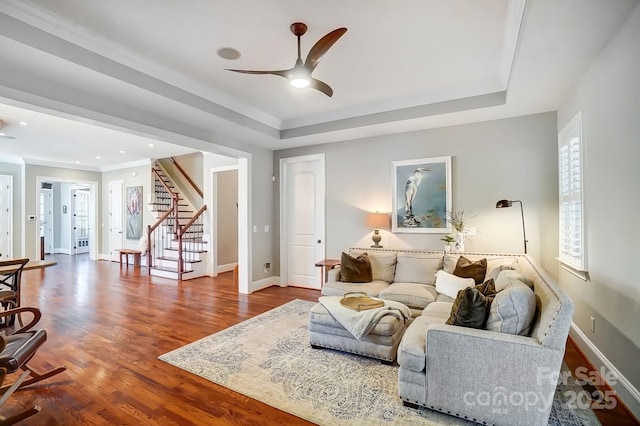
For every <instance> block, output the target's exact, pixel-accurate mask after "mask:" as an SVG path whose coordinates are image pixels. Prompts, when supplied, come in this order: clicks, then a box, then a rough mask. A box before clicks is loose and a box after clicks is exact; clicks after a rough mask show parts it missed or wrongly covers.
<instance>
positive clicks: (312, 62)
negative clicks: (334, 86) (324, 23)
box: [304, 28, 347, 96]
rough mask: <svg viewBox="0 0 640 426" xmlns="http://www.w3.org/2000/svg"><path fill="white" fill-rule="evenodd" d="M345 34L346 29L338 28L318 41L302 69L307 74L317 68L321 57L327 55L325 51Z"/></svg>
mask: <svg viewBox="0 0 640 426" xmlns="http://www.w3.org/2000/svg"><path fill="white" fill-rule="evenodd" d="M346 32H347V29H346V28H338V29H337V30H333V31H331V32H330V33H329V34H327V35H325V36H324V37H322V38H321V39H320V40H318V42H317V43H316V44H314V45H313V47H312V48H311V50H310V51H309V54H308V55H307V59H306V60H305V62H304V67H305V68H306V69H307V70H309V72H312V71H313V70H314V69H315V68H316V67H317V66H318V62H320V59H321V58H322V56H323V55H324V54H325V53H327V50H329V48H330V47H331V46H333V44H334V43H335V42H336V41H338V39H339V38H340V37H342V35H343V34H344V33H346ZM329 96H331V95H329Z"/></svg>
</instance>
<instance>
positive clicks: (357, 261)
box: [340, 253, 373, 283]
mask: <svg viewBox="0 0 640 426" xmlns="http://www.w3.org/2000/svg"><path fill="white" fill-rule="evenodd" d="M372 280H373V272H372V269H371V262H370V261H369V256H368V255H367V253H362V254H361V255H360V256H358V257H353V256H349V255H348V254H347V253H342V258H341V259H340V281H343V282H348V283H368V282H371V281H372Z"/></svg>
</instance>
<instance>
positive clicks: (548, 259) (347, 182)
mask: <svg viewBox="0 0 640 426" xmlns="http://www.w3.org/2000/svg"><path fill="white" fill-rule="evenodd" d="M320 152H324V153H325V158H326V201H327V204H326V225H327V227H326V229H327V234H326V241H327V246H326V247H327V253H326V254H327V256H328V257H331V258H340V253H341V252H342V251H344V250H346V249H347V248H348V247H350V246H354V245H359V246H365V247H368V246H370V245H371V244H372V241H371V230H369V229H368V228H366V227H365V225H364V218H365V214H366V212H375V211H376V210H379V211H380V212H390V211H391V205H392V201H391V198H392V192H391V191H392V190H391V183H392V164H391V163H392V161H398V160H409V159H419V158H430V157H441V156H451V157H452V182H453V188H452V192H453V208H454V209H455V210H464V211H465V212H471V215H470V216H472V217H470V219H469V220H468V225H469V226H474V227H476V228H477V235H476V236H474V237H469V238H468V239H467V242H466V250H467V251H489V252H522V251H523V242H522V241H523V238H522V222H521V216H520V210H519V208H510V209H496V208H495V203H496V201H498V200H500V199H503V198H507V199H520V200H522V201H523V203H524V208H525V216H526V226H527V236H528V239H529V240H530V243H529V252H530V253H531V254H532V255H533V257H534V258H536V259H537V260H538V261H540V262H541V263H542V265H543V267H549V268H551V269H553V268H554V267H555V265H556V262H555V260H554V258H555V257H556V256H557V244H558V243H557V241H558V239H557V237H558V214H557V206H558V190H557V186H558V183H557V178H558V174H557V160H556V158H557V128H556V114H555V113H545V114H536V115H530V116H524V117H516V118H510V119H504V120H496V121H490V122H484V123H476V124H469V125H462V126H453V127H445V128H440V129H431V130H424V131H419V132H412V133H403V134H395V135H388V136H381V137H374V138H368V139H362V140H357V141H350V142H342V143H334V144H324V145H315V146H310V147H304V148H296V149H289V150H282V151H276V152H275V153H274V170H276V171H278V172H279V161H280V159H281V158H286V157H293V156H299V155H306V154H313V153H320ZM277 197H279V193H278V194H277ZM278 206H279V201H278V200H277V199H276V200H275V202H274V210H275V213H276V214H275V217H278V216H279V212H278V208H279V207H278ZM274 231H275V232H278V231H277V230H274ZM381 235H382V245H383V246H385V247H394V248H402V247H411V248H429V249H437V250H442V248H443V244H444V243H443V242H442V241H440V238H441V237H442V236H443V235H444V234H392V233H391V232H390V231H389V230H387V231H385V230H382V231H381ZM274 253H279V247H277V244H276V247H274ZM276 265H277V263H276Z"/></svg>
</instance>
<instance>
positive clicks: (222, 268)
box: [216, 262, 238, 274]
mask: <svg viewBox="0 0 640 426" xmlns="http://www.w3.org/2000/svg"><path fill="white" fill-rule="evenodd" d="M237 264H238V263H237V262H234V263H227V264H226V265H218V268H217V270H216V273H218V274H222V273H223V272H229V271H233V268H235V267H236V265H237Z"/></svg>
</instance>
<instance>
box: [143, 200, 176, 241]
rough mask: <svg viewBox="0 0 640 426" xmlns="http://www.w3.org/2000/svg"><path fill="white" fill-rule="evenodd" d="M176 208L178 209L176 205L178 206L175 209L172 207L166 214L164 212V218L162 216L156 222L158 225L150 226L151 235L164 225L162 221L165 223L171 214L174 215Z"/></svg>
mask: <svg viewBox="0 0 640 426" xmlns="http://www.w3.org/2000/svg"><path fill="white" fill-rule="evenodd" d="M175 207H177V205H176V206H174V207H171V208H170V209H169V210H167V211H166V212H164V214H163V215H162V216H160V218H159V219H158V220H157V221H156V223H154V224H153V225H149V230H148V232H149V234H151V233H152V232H153V231H155V230H156V228H157V227H158V226H160V224H161V223H162V221H163V220H165V219H166V218H167V217H169V215H170V214H171V213H173V212H174V209H175Z"/></svg>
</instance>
